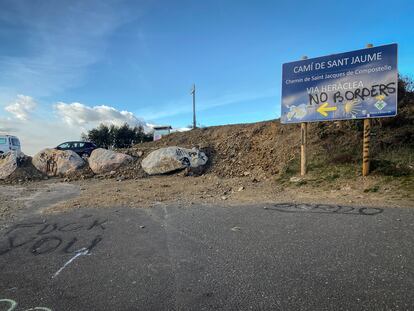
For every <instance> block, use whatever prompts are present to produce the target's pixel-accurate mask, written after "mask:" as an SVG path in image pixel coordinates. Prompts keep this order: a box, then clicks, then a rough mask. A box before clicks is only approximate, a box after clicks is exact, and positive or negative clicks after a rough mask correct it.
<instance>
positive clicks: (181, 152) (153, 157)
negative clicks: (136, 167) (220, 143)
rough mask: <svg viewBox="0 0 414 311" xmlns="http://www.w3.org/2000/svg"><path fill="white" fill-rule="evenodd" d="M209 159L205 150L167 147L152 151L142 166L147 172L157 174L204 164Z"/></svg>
mask: <svg viewBox="0 0 414 311" xmlns="http://www.w3.org/2000/svg"><path fill="white" fill-rule="evenodd" d="M207 160H208V158H207V156H206V155H205V154H204V152H201V151H199V150H197V149H195V148H193V149H185V148H180V147H166V148H161V149H158V150H155V151H153V152H151V153H150V154H149V155H148V156H147V157H146V158H145V159H144V160H142V163H141V166H142V168H143V169H144V171H145V172H146V173H147V174H149V175H156V174H165V173H169V172H173V171H176V170H180V169H184V168H196V167H199V166H203V165H205V164H206V163H207Z"/></svg>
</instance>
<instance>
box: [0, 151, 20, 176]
mask: <svg viewBox="0 0 414 311" xmlns="http://www.w3.org/2000/svg"><path fill="white" fill-rule="evenodd" d="M25 160H26V155H25V154H24V153H23V152H20V151H16V150H12V151H8V152H6V153H4V154H1V155H0V179H6V178H7V177H9V176H10V175H11V174H12V173H13V172H14V171H15V170H16V169H17V168H18V167H19V166H20V164H21V163H23V162H24V161H25Z"/></svg>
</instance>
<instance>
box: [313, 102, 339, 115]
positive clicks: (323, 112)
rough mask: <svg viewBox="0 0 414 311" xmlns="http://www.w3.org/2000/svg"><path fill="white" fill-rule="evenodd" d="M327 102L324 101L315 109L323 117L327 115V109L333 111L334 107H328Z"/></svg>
mask: <svg viewBox="0 0 414 311" xmlns="http://www.w3.org/2000/svg"><path fill="white" fill-rule="evenodd" d="M328 105H329V103H324V104H322V105H320V106H319V107H318V109H316V111H317V112H319V113H320V114H321V115H323V116H324V117H327V116H328V111H335V110H336V107H328Z"/></svg>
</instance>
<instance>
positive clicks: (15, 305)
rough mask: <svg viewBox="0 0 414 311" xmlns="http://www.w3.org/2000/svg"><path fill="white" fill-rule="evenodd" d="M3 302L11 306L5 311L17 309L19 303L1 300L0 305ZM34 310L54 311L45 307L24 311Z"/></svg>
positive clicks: (30, 310)
mask: <svg viewBox="0 0 414 311" xmlns="http://www.w3.org/2000/svg"><path fill="white" fill-rule="evenodd" d="M2 302H6V303H8V304H9V308H8V309H7V310H5V311H13V310H14V309H16V307H17V302H16V301H14V300H11V299H0V304H1V303H2ZM32 310H43V311H52V310H51V309H49V308H45V307H34V308H30V309H26V310H24V311H32Z"/></svg>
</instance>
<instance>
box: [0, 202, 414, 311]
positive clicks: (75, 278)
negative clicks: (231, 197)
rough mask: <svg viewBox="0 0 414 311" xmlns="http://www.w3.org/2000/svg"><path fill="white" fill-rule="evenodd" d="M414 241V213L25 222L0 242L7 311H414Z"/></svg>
mask: <svg viewBox="0 0 414 311" xmlns="http://www.w3.org/2000/svg"><path fill="white" fill-rule="evenodd" d="M413 240H414V209H410V208H405V209H398V208H384V209H380V208H378V209H374V208H367V209H363V208H352V207H338V206H328V205H319V206H317V205H292V204H279V205H277V206H275V205H265V206H263V205H258V206H254V205H253V206H241V207H220V206H207V205H200V206H193V207H190V208H183V207H180V206H173V205H170V206H163V205H159V206H157V207H154V208H146V209H143V208H135V209H133V208H109V209H107V208H105V209H82V208H78V209H75V210H70V211H67V212H65V213H56V214H33V215H30V216H26V217H24V216H21V217H19V218H18V219H15V220H13V223H8V224H7V225H6V228H5V229H3V230H2V231H0V311H6V310H11V308H15V309H14V310H16V311H20V310H28V309H30V308H35V307H37V308H40V307H42V308H43V309H37V310H54V311H57V310H71V311H73V310H77V311H80V310H99V311H104V310H413V308H414V294H413V288H414V248H413ZM2 299H3V300H2ZM13 303H15V304H17V305H16V306H14V305H13Z"/></svg>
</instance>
